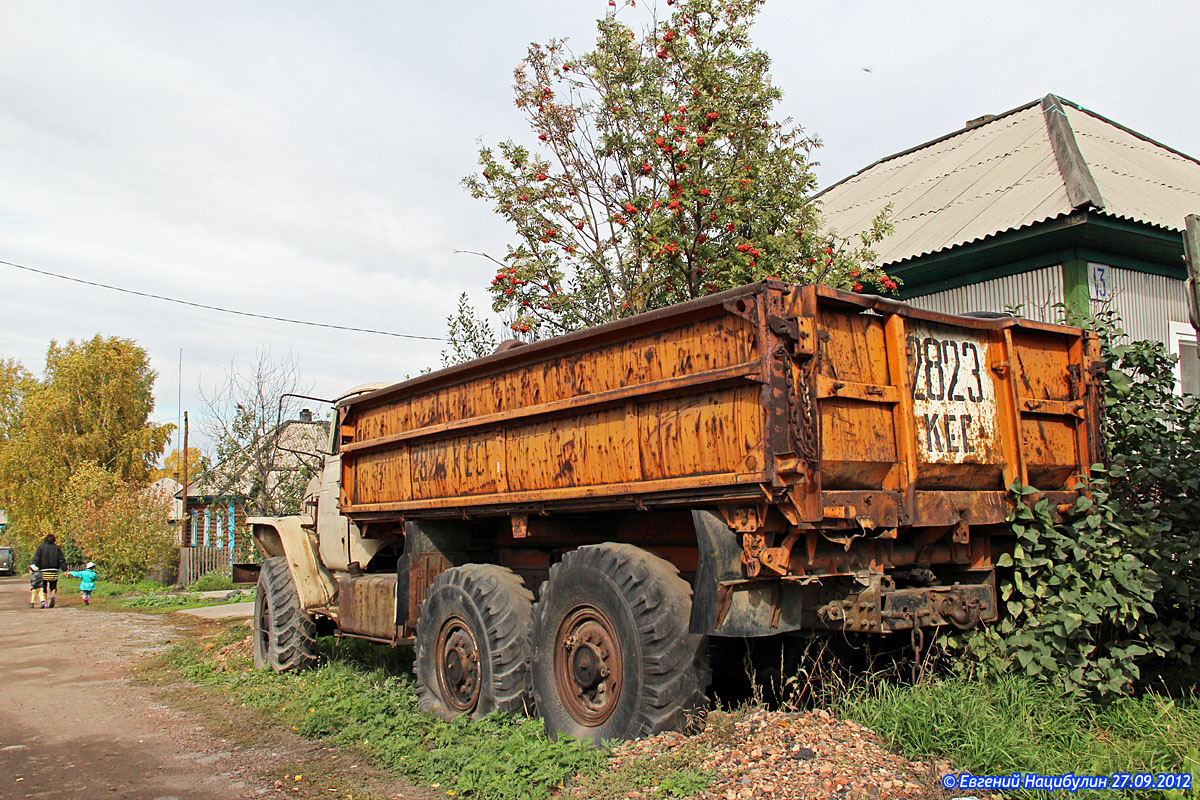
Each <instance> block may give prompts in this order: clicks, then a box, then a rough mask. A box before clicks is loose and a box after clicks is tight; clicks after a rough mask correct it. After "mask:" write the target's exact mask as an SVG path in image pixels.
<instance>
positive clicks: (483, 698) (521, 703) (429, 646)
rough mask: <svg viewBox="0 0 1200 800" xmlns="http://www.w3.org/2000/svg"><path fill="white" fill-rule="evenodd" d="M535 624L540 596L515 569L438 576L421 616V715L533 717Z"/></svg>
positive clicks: (470, 568)
mask: <svg viewBox="0 0 1200 800" xmlns="http://www.w3.org/2000/svg"><path fill="white" fill-rule="evenodd" d="M532 627H533V593H532V592H530V591H529V590H528V589H526V588H525V584H524V582H522V580H521V579H520V578H519V577H518V576H517V575H516V574H515V573H513V571H512V570H510V569H506V568H505V567H500V566H496V565H495V564H465V565H463V566H461V567H454V568H452V569H448V570H446V571H445V572H443V573H442V574H441V575H438V577H437V578H436V579H435V580H434V582H433V583H432V584H431V585H430V587H429V591H428V592H427V593H426V595H425V601H424V602H423V603H422V604H421V614H420V616H419V617H418V618H417V636H416V658H415V661H414V664H413V668H414V671H415V672H416V676H417V697H418V700H419V704H420V707H421V710H422V711H428V712H429V713H431V714H433V715H435V716H438V717H441V718H443V719H450V718H452V717H457V716H459V715H461V714H468V715H470V716H471V717H472V718H474V719H478V718H480V717H483V716H486V715H487V714H489V713H491V712H492V711H503V712H506V713H509V714H530V713H532V702H531V699H530V696H529V679H528V661H529V634H530V630H531V628H532Z"/></svg>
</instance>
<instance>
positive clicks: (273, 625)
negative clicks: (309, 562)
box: [254, 556, 317, 672]
mask: <svg viewBox="0 0 1200 800" xmlns="http://www.w3.org/2000/svg"><path fill="white" fill-rule="evenodd" d="M316 642H317V629H316V624H315V623H314V622H313V619H312V617H310V616H309V615H308V614H305V613H304V609H302V608H301V607H300V595H299V594H297V593H296V584H295V583H293V581H292V573H291V572H290V571H289V570H288V565H287V561H286V560H285V559H284V558H283V557H282V556H275V557H274V558H268V559H266V560H265V561H263V563H262V568H261V569H260V570H259V573H258V591H257V592H255V594H254V666H255V667H257V668H258V669H266V668H267V667H270V668H271V669H273V670H275V671H276V672H287V671H289V670H297V669H305V668H306V667H310V666H312V665H313V662H314V661H316Z"/></svg>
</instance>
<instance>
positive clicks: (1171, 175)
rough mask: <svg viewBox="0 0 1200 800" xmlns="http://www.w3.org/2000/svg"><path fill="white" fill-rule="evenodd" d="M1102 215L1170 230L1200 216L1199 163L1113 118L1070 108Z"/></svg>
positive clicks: (1181, 226)
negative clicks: (1101, 199) (1100, 197)
mask: <svg viewBox="0 0 1200 800" xmlns="http://www.w3.org/2000/svg"><path fill="white" fill-rule="evenodd" d="M1066 112H1067V119H1068V120H1069V121H1070V123H1071V128H1072V129H1073V130H1074V132H1075V141H1076V142H1078V143H1079V150H1080V152H1081V153H1082V154H1083V158H1084V161H1086V162H1087V165H1088V168H1089V169H1090V170H1091V172H1092V177H1093V178H1095V180H1096V185H1097V186H1099V187H1100V194H1101V195H1103V197H1104V208H1103V209H1102V213H1104V214H1108V215H1110V216H1113V217H1120V218H1122V219H1129V220H1134V221H1136V222H1147V223H1150V224H1151V225H1158V226H1160V227H1163V228H1169V229H1171V230H1178V231H1182V230H1183V219H1184V217H1186V216H1187V215H1188V214H1195V213H1197V212H1200V163H1196V161H1195V160H1193V159H1191V158H1188V157H1187V156H1184V155H1182V154H1180V153H1177V152H1175V151H1173V150H1171V149H1169V148H1167V147H1163V146H1162V145H1160V144H1158V143H1157V142H1152V141H1150V140H1148V139H1146V138H1144V137H1141V136H1139V135H1137V134H1136V133H1134V132H1133V131H1130V130H1127V129H1125V128H1122V127H1121V126H1119V125H1116V124H1114V123H1112V122H1109V121H1108V120H1106V119H1104V118H1102V117H1097V116H1094V115H1092V114H1089V113H1088V112H1086V111H1082V110H1080V109H1078V108H1073V107H1071V106H1066Z"/></svg>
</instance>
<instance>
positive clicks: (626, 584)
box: [532, 543, 711, 744]
mask: <svg viewBox="0 0 1200 800" xmlns="http://www.w3.org/2000/svg"><path fill="white" fill-rule="evenodd" d="M691 606H692V592H691V587H689V586H688V584H687V582H686V581H684V580H683V579H682V578H680V577H679V573H678V571H677V570H676V569H675V567H674V566H672V565H671V564H670V563H669V562H667V561H664V560H663V559H661V558H658V557H657V556H655V555H652V554H651V553H648V552H646V551H645V550H642V549H641V548H638V547H635V546H634V545H631V544H619V543H607V544H600V545H587V546H585V547H580V548H578V549H577V550H573V551H572V552H570V553H567V554H566V555H564V556H563V558H562V561H561V562H559V563H558V564H555V565H554V566H553V567H551V568H550V578H549V580H548V581H547V582H546V584H545V585H544V586H543V588H542V596H541V599H540V600H539V601H538V603H537V605H536V606H535V607H534V630H533V651H534V658H533V662H532V675H533V694H534V701H535V703H536V704H537V709H538V713H540V714H541V715H542V717H543V718H544V719H545V721H546V730H547V732H548V733H549V734H550V735H552V736H554V735H556V734H558V733H566V734H570V735H571V736H576V737H579V738H583V739H591V740H592V741H594V742H596V743H597V744H598V743H600V742H601V741H603V740H604V739H628V738H632V737H636V736H648V735H652V734H655V733H659V732H660V731H664V730H677V729H681V728H686V727H689V726H690V725H692V724H695V723H697V722H699V721H700V720H701V719H702V717H703V713H704V709H705V708H706V706H707V698H706V696H705V693H704V692H705V689H706V688H707V687H708V682H709V676H710V674H711V673H710V669H709V666H708V658H707V655H708V654H707V647H706V642H705V637H703V636H700V635H696V634H691V633H689V632H688V620H689V618H690V616H691Z"/></svg>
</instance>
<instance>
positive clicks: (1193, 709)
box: [834, 675, 1200, 798]
mask: <svg viewBox="0 0 1200 800" xmlns="http://www.w3.org/2000/svg"><path fill="white" fill-rule="evenodd" d="M834 710H835V711H836V712H837V713H839V714H840V715H842V716H844V717H846V718H848V719H853V720H855V721H857V722H859V723H861V724H863V725H866V726H867V727H869V728H871V729H872V730H874V731H876V732H877V733H879V734H880V735H881V736H883V737H884V738H886V739H887V740H888V741H889V742H891V743H892V745H893V746H895V747H897V748H899V749H900V750H901V752H903V753H904V755H905V756H907V757H910V758H929V757H937V758H944V759H947V760H949V761H951V762H953V763H954V764H956V765H957V766H958V767H959V768H961V769H962V770H966V771H968V772H971V773H973V774H975V775H1008V774H1010V773H1012V772H1013V771H1021V772H1037V773H1041V774H1058V775H1061V774H1065V773H1068V772H1070V773H1074V774H1076V775H1111V774H1113V773H1115V772H1129V773H1160V772H1190V773H1191V774H1192V776H1193V786H1200V698H1198V697H1196V696H1195V695H1193V696H1191V697H1187V698H1180V699H1172V698H1169V697H1165V696H1162V695H1158V694H1153V693H1147V694H1144V695H1142V696H1139V697H1120V698H1116V699H1113V700H1112V701H1110V702H1106V703H1097V702H1093V701H1090V700H1087V699H1080V698H1076V697H1072V696H1069V695H1067V694H1065V693H1063V692H1061V691H1056V690H1055V689H1054V688H1052V687H1051V686H1049V685H1048V684H1045V683H1042V682H1038V681H1035V680H1031V679H1028V678H1025V677H1020V676H1012V675H1010V676H998V677H995V678H992V679H989V680H987V681H982V680H966V679H961V678H944V679H934V680H929V681H923V682H921V683H918V684H916V685H907V686H906V685H898V684H896V683H894V682H891V681H887V680H883V681H877V682H865V681H864V682H862V683H860V684H859V685H858V687H857V688H855V689H853V690H851V691H849V692H848V693H846V694H845V695H844V696H843V697H842V698H841V699H840V700H839V701H837V702H836V703H835V704H834ZM1110 794H1111V792H1082V791H1081V792H1079V793H1078V794H1077V795H1076V796H1078V797H1089V796H1092V797H1101V796H1105V797H1107V796H1108V795H1110ZM1125 794H1127V795H1129V796H1141V797H1164V798H1165V797H1176V796H1178V797H1182V796H1183V795H1182V794H1181V793H1175V794H1172V793H1171V792H1165V793H1158V792H1146V793H1141V794H1139V793H1134V792H1126V793H1125ZM1013 796H1014V797H1035V796H1041V795H1038V794H1036V793H1024V794H1022V793H1019V792H1018V793H1014V794H1013Z"/></svg>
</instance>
